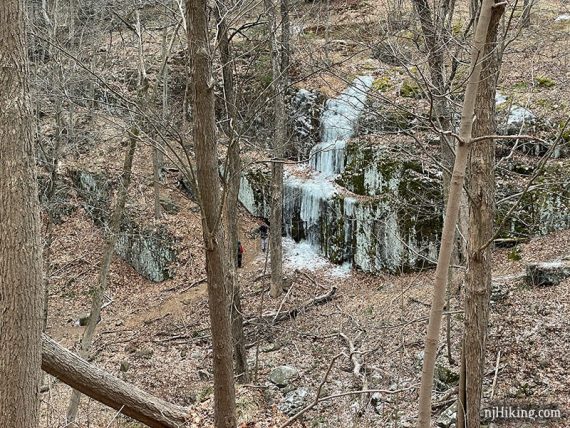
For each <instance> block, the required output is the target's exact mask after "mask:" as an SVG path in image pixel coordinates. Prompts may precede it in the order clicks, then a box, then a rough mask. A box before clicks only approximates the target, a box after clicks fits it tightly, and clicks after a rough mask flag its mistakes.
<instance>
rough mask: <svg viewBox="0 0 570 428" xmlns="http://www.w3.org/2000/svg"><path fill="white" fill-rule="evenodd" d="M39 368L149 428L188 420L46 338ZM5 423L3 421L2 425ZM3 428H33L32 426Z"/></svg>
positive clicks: (185, 414)
mask: <svg viewBox="0 0 570 428" xmlns="http://www.w3.org/2000/svg"><path fill="white" fill-rule="evenodd" d="M41 367H42V369H43V370H44V371H45V372H46V373H48V374H50V375H52V376H54V377H56V378H58V379H59V380H60V381H62V382H64V383H65V384H67V385H69V386H71V387H72V388H74V389H75V390H77V391H80V392H81V393H82V394H85V395H87V396H89V397H91V398H93V399H94V400H97V401H99V402H101V403H103V404H105V405H107V406H109V407H112V408H113V409H115V410H118V411H120V413H122V414H124V415H127V416H129V417H131V418H133V419H136V420H137V421H139V422H142V423H144V424H146V425H148V426H149V427H156V428H175V427H176V428H178V427H181V426H184V423H185V421H186V419H187V417H188V416H189V415H188V409H186V408H184V407H181V406H177V405H175V404H171V403H168V402H166V401H163V400H161V399H159V398H156V397H154V396H152V395H150V394H148V393H146V392H145V391H142V390H140V389H139V388H137V387H136V386H134V385H131V384H128V383H126V382H124V381H122V380H121V379H118V378H116V377H114V376H112V375H110V374H109V373H107V372H106V371H104V370H101V369H99V368H97V367H95V366H93V365H91V364H89V363H88V362H87V361H85V360H84V359H83V358H81V357H79V356H78V355H75V354H74V353H72V352H71V351H69V350H67V349H65V348H63V347H61V346H60V345H58V344H57V343H56V342H55V341H54V340H53V339H51V338H50V337H48V336H46V335H45V334H44V335H43V337H42V354H41ZM34 399H36V401H38V402H39V400H37V397H35V396H34ZM24 410H27V409H24ZM5 421H6V419H4V418H2V422H5ZM3 426H4V425H3ZM5 426H6V427H8V426H10V427H32V425H5ZM33 426H37V425H33Z"/></svg>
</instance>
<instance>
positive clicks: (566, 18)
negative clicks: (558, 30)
mask: <svg viewBox="0 0 570 428" xmlns="http://www.w3.org/2000/svg"><path fill="white" fill-rule="evenodd" d="M564 21H570V15H569V14H567V13H565V14H563V15H560V16H559V17H557V18H556V19H555V20H554V22H564Z"/></svg>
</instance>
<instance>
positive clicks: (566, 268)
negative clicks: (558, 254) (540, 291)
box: [526, 260, 570, 287]
mask: <svg viewBox="0 0 570 428" xmlns="http://www.w3.org/2000/svg"><path fill="white" fill-rule="evenodd" d="M526 275H527V282H528V284H529V285H532V286H536V287H546V286H552V285H557V284H560V282H562V281H563V280H564V279H566V278H568V277H570V260H555V261H551V262H539V263H531V264H529V265H527V267H526Z"/></svg>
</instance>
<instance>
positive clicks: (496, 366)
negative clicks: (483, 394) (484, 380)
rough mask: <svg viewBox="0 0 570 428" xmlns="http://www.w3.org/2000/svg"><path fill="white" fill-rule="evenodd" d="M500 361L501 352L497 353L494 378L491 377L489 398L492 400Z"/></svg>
mask: <svg viewBox="0 0 570 428" xmlns="http://www.w3.org/2000/svg"><path fill="white" fill-rule="evenodd" d="M500 361H501V350H499V352H497V362H496V363H495V376H494V377H493V385H492V386H491V396H490V399H491V400H492V399H493V395H495V386H496V385H497V376H498V374H499V363H500Z"/></svg>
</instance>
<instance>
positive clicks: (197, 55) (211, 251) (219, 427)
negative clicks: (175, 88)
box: [186, 0, 237, 428]
mask: <svg viewBox="0 0 570 428" xmlns="http://www.w3.org/2000/svg"><path fill="white" fill-rule="evenodd" d="M207 4H208V2H207V1H206V0H187V2H186V8H187V12H188V30H189V31H188V41H189V48H190V56H191V57H192V79H191V92H192V97H191V98H192V107H193V109H192V112H193V118H194V129H193V137H194V148H195V152H196V171H197V174H196V181H197V185H198V195H199V198H200V208H201V212H202V233H203V237H204V247H205V250H206V274H207V277H208V305H209V309H210V323H211V329H212V347H213V354H214V358H213V360H214V370H213V372H214V424H215V426H216V428H235V426H236V425H237V422H236V408H235V387H234V379H233V370H232V369H233V367H232V341H231V330H230V328H231V325H230V317H229V305H228V298H227V293H226V284H231V282H230V278H229V275H228V263H229V262H228V260H229V259H230V258H232V257H233V253H232V255H230V254H228V252H227V248H228V246H227V245H226V243H225V242H224V239H225V236H224V222H223V221H220V219H221V216H222V212H221V210H223V206H222V198H221V195H220V185H219V183H220V180H219V175H218V150H217V149H218V148H217V139H216V117H215V100H214V81H213V76H212V58H213V56H214V55H213V52H211V47H210V41H209V37H208V10H207Z"/></svg>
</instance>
